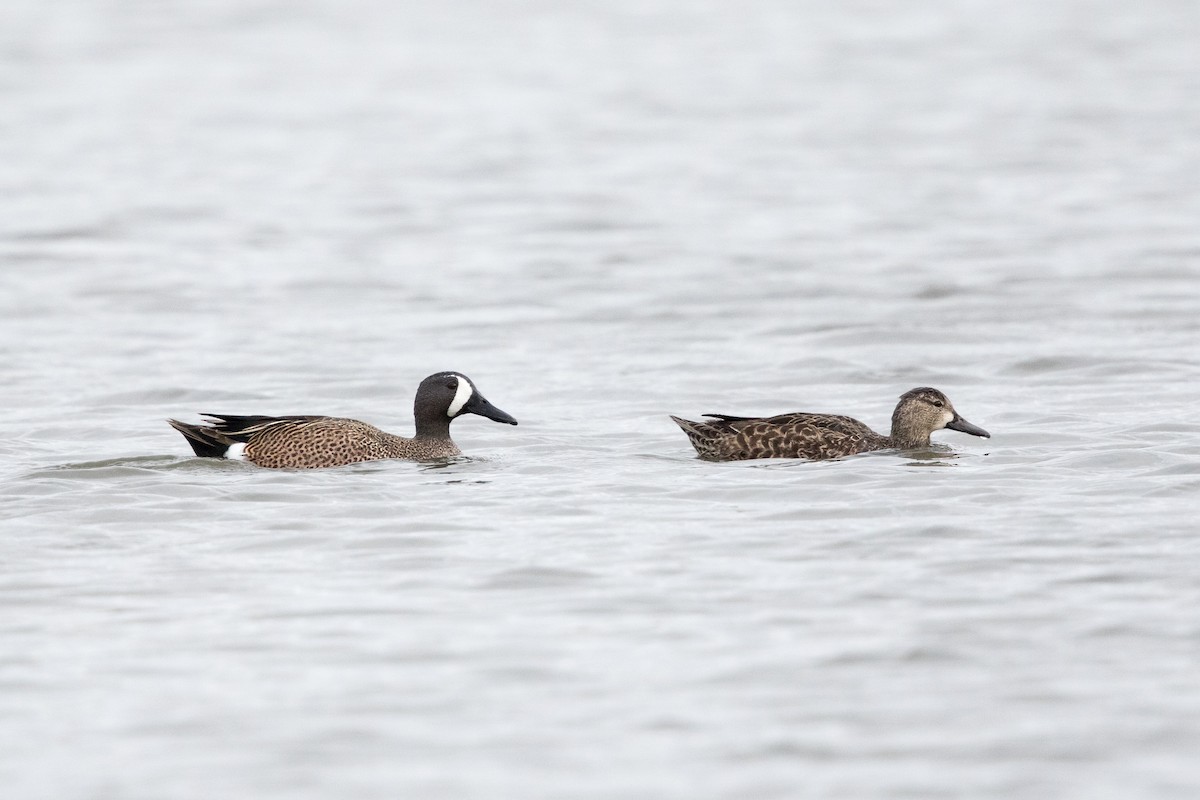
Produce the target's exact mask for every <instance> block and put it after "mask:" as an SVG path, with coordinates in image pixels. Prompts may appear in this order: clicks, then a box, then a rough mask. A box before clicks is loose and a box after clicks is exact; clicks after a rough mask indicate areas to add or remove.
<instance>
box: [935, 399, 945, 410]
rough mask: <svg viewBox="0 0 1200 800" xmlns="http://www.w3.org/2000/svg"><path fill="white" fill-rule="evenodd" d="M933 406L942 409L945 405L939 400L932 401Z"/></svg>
mask: <svg viewBox="0 0 1200 800" xmlns="http://www.w3.org/2000/svg"><path fill="white" fill-rule="evenodd" d="M933 404H934V405H935V406H937V407H938V408H943V407H944V406H945V405H946V404H945V403H943V402H942V401H941V400H934V401H933Z"/></svg>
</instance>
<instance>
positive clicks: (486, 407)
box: [463, 392, 517, 425]
mask: <svg viewBox="0 0 1200 800" xmlns="http://www.w3.org/2000/svg"><path fill="white" fill-rule="evenodd" d="M463 413H464V414H478V415H479V416H481V417H487V418H488V419H492V420H495V421H496V422H503V423H506V424H508V425H516V424H517V421H516V420H515V419H513V418H512V417H511V416H510V415H508V414H506V413H504V412H503V411H501V410H500V409H498V408H496V407H495V406H494V405H492V404H491V403H489V402H488V401H487V398H486V397H484V396H483V395H481V394H480V393H479V392H475V393H474V394H473V395H471V399H470V400H469V401H467V404H466V405H465V406H463Z"/></svg>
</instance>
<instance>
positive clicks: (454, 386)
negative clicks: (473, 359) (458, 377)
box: [446, 381, 458, 389]
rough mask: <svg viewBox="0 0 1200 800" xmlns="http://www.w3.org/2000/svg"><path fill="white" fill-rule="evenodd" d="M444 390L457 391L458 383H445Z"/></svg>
mask: <svg viewBox="0 0 1200 800" xmlns="http://www.w3.org/2000/svg"><path fill="white" fill-rule="evenodd" d="M446 388H447V389H457V388H458V381H446Z"/></svg>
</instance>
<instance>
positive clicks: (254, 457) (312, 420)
mask: <svg viewBox="0 0 1200 800" xmlns="http://www.w3.org/2000/svg"><path fill="white" fill-rule="evenodd" d="M463 414H479V415H480V416H483V417H487V418H488V419H492V420H495V421H496V422H505V423H508V424H509V425H516V424H517V421H516V420H515V419H513V418H512V417H511V416H509V415H508V414H506V413H504V412H503V411H501V410H500V409H498V408H496V407H495V406H494V405H492V404H491V403H489V402H488V401H487V399H486V398H485V397H484V396H483V395H482V394H480V393H479V390H478V389H476V388H475V384H474V383H472V382H471V379H470V378H468V377H467V376H466V375H463V374H461V373H458V372H439V373H437V374H436V375H430V376H429V377H428V378H426V379H425V380H423V381H421V385H420V386H419V387H417V398H416V400H415V401H414V402H413V416H414V417H415V419H416V423H417V435H416V436H414V437H413V438H411V439H409V438H406V437H404V436H396V435H395V434H392V433H385V432H384V431H381V430H379V429H378V428H376V427H375V426H374V425H368V424H367V423H365V422H359V421H358V420H356V419H343V418H340V417H304V416H299V417H235V416H229V415H226V414H203V415H202V416H204V417H207V418H208V419H209V420H210V422H209V423H208V424H204V425H189V424H187V423H184V422H180V421H178V420H174V419H171V420H167V422H169V423H170V424H171V427H173V428H175V430H177V431H179V432H180V433H182V434H183V435H184V436H185V437H186V438H187V440H188V444H190V445H191V446H192V450H194V451H195V452H196V455H198V456H205V457H209V458H230V459H235V460H238V461H249V462H251V463H252V464H257V465H258V466H260V467H290V468H294V469H312V468H315V467H340V466H343V465H345V464H354V463H357V462H359V461H375V460H377V459H382V458H405V459H409V460H413V461H425V460H428V459H435V458H447V457H449V456H456V455H459V454H460V453H461V451H460V450H459V449H458V446H457V445H455V444H454V442H453V440H451V439H450V423H451V421H453V420H454V419H455V418H456V417H460V416H462V415H463Z"/></svg>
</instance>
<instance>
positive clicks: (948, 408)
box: [892, 386, 991, 447]
mask: <svg viewBox="0 0 1200 800" xmlns="http://www.w3.org/2000/svg"><path fill="white" fill-rule="evenodd" d="M942 428H949V429H950V430H952V431H961V432H963V433H969V434H971V435H972V436H982V437H984V438H985V439H987V438H991V434H990V433H988V432H987V431H985V430H984V429H983V428H981V427H979V426H978V425H972V424H971V423H970V422H967V421H966V420H965V419H963V418H962V417H960V416H959V415H958V412H957V411H955V410H954V406H953V405H952V404H951V403H950V398H948V397H946V395H944V394H942V393H941V392H940V391H938V390H937V389H934V388H932V387H929V386H922V387H920V388H917V389H910V390H909V391H907V392H905V393H904V394H902V395H900V402H899V403H898V404H897V405H896V410H895V412H893V413H892V438H893V439H895V440H896V442H897V445H898V446H900V447H922V446H924V445H928V444H929V435H930V434H931V433H933V432H934V431H940V430H941V429H942Z"/></svg>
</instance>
